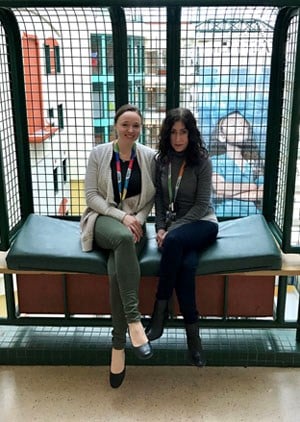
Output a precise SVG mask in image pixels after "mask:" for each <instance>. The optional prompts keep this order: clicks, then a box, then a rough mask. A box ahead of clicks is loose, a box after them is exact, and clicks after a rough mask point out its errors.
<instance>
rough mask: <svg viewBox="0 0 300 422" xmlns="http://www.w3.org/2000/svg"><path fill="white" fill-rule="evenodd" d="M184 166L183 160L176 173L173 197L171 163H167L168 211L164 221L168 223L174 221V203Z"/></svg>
mask: <svg viewBox="0 0 300 422" xmlns="http://www.w3.org/2000/svg"><path fill="white" fill-rule="evenodd" d="M185 164H186V161H185V160H184V161H183V163H182V164H181V166H180V169H179V173H178V176H177V180H176V184H175V189H174V195H173V191H172V164H171V162H170V163H169V167H168V193H169V209H168V211H167V215H166V219H167V222H168V223H170V222H171V221H175V220H176V212H175V201H176V198H177V193H178V190H179V186H180V183H181V180H182V176H183V173H184V169H185Z"/></svg>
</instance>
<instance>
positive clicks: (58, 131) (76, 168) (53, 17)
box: [15, 8, 113, 216]
mask: <svg viewBox="0 0 300 422" xmlns="http://www.w3.org/2000/svg"><path fill="white" fill-rule="evenodd" d="M15 15H16V17H17V20H18V23H19V27H20V31H21V37H22V47H23V58H24V74H25V91H26V106H27V114H28V130H29V142H30V154H31V165H32V180H33V194H34V210H35V212H36V213H38V214H46V215H60V216H64V215H75V216H78V215H80V214H81V212H82V210H83V208H84V206H85V199H84V187H83V184H84V176H85V170H86V164H87V158H88V155H89V152H90V151H91V149H92V148H93V146H94V145H95V143H96V140H95V126H97V120H96V118H95V119H94V117H95V116H96V117H97V113H98V112H99V107H100V106H98V107H97V108H95V109H93V105H95V95H97V91H95V92H96V94H95V92H93V87H95V85H97V84H99V83H100V82H99V80H101V83H102V84H103V85H105V88H107V87H108V86H109V83H110V82H113V76H111V75H109V76H108V75H107V73H105V74H104V75H103V74H102V75H99V77H95V76H94V75H93V69H94V62H95V55H94V54H92V49H91V37H92V34H97V33H100V34H106V32H107V33H109V34H111V25H110V18H109V14H108V11H107V10H106V9H97V10H94V9H80V8H78V9H71V8H70V9H64V8H58V9H51V8H49V9H48V8H47V9H46V8H45V9H43V8H39V9H29V8H28V9H18V10H16V11H15ZM105 58H106V57H105ZM97 59H99V60H101V57H100V58H99V57H98V58H97ZM102 60H103V57H102ZM103 101H104V99H103V98H102V101H101V109H102V110H105V111H106V110H109V103H108V100H107V99H106V101H104V102H103ZM99 104H100V102H99ZM94 114H95V116H94ZM104 117H106V116H104ZM109 117H110V116H108V117H106V119H105V124H106V130H107V133H108V132H109V129H108V127H109V126H110V125H111V121H110V119H109Z"/></svg>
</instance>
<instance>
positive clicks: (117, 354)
mask: <svg viewBox="0 0 300 422" xmlns="http://www.w3.org/2000/svg"><path fill="white" fill-rule="evenodd" d="M124 368H125V350H124V349H120V350H119V349H114V348H112V350H111V363H110V371H111V372H112V373H113V374H120V373H121V372H122V371H123V370H124Z"/></svg>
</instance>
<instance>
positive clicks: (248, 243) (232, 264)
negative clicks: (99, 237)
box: [6, 214, 281, 276]
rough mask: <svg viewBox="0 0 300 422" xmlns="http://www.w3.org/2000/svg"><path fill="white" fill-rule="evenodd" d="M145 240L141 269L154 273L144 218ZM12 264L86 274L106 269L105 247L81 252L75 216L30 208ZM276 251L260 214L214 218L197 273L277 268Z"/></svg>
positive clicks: (156, 257)
mask: <svg viewBox="0 0 300 422" xmlns="http://www.w3.org/2000/svg"><path fill="white" fill-rule="evenodd" d="M147 233H148V238H149V241H148V243H147V246H146V247H145V249H144V250H143V252H142V255H141V256H140V264H141V273H142V275H144V276H156V275H158V270H159V261H160V253H159V252H158V250H157V247H156V240H155V230H154V224H153V223H148V224H147ZM6 260H7V266H8V268H10V269H14V270H50V271H61V272H70V271H73V272H80V273H91V274H106V273H107V265H106V262H107V253H106V252H105V251H101V250H94V251H92V252H82V251H81V245H80V231H79V222H77V221H70V220H63V219H57V218H53V217H47V216H41V215H36V214H30V215H29V216H28V218H27V219H26V221H25V223H24V225H23V226H22V228H21V229H20V231H19V233H18V235H17V236H16V239H15V241H14V243H13V244H12V246H11V248H10V250H9V252H8V254H7V257H6ZM280 268H281V252H280V250H279V248H278V246H277V244H276V242H275V241H274V238H273V236H272V234H271V232H270V229H269V227H268V225H267V223H266V221H265V219H264V217H263V216H262V215H253V216H249V217H244V218H239V219H235V220H230V221H224V222H221V223H220V227H219V234H218V238H217V241H216V242H215V244H213V245H212V246H210V247H209V248H208V249H207V250H205V251H204V252H203V253H202V254H200V255H199V265H198V269H197V274H199V275H201V274H217V273H232V272H243V271H253V270H278V269H280Z"/></svg>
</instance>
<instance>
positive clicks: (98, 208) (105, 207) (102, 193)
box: [80, 142, 155, 252]
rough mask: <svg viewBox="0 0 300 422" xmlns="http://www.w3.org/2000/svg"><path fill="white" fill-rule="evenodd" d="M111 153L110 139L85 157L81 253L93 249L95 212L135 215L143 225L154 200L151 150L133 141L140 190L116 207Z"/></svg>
mask: <svg viewBox="0 0 300 422" xmlns="http://www.w3.org/2000/svg"><path fill="white" fill-rule="evenodd" d="M112 156H113V142H109V143H105V144H100V145H98V146H96V147H95V148H94V149H93V150H92V151H91V154H90V157H89V160H88V166H87V171H86V177H85V195H86V203H87V208H86V210H85V211H84V213H83V215H82V217H81V220H80V228H81V246H82V250H83V251H85V252H87V251H90V250H92V248H93V239H94V226H95V222H96V218H97V217H98V215H106V216H110V217H113V218H115V219H117V220H119V221H122V220H123V218H124V217H125V215H126V214H135V216H136V218H137V220H138V221H139V222H140V223H141V224H144V223H145V221H146V219H147V216H148V215H149V213H150V211H151V209H152V206H153V203H154V195H155V187H154V177H155V176H154V173H155V162H154V156H155V151H154V150H153V149H151V148H149V147H146V146H145V145H143V144H140V143H138V142H137V143H136V156H137V161H138V164H139V166H140V169H141V176H142V186H141V193H140V194H139V195H135V196H132V197H130V198H126V199H125V200H124V201H123V203H122V209H119V208H117V204H116V202H115V201H114V189H113V184H112V175H111V167H110V163H111V160H112Z"/></svg>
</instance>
